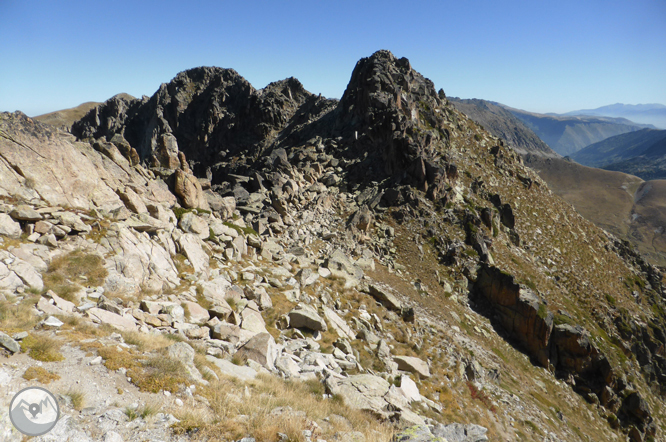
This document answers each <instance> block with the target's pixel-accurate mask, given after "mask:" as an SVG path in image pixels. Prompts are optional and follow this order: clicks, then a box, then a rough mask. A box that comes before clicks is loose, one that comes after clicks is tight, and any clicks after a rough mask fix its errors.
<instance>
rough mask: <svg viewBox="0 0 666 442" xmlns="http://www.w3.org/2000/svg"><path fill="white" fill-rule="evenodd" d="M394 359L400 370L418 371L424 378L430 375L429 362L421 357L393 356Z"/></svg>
mask: <svg viewBox="0 0 666 442" xmlns="http://www.w3.org/2000/svg"><path fill="white" fill-rule="evenodd" d="M393 360H394V361H395V362H397V363H398V370H403V371H408V372H410V373H416V374H418V375H419V376H422V377H424V378H429V377H430V369H429V368H428V364H427V363H426V362H424V361H422V360H421V359H419V358H415V357H413V356H393Z"/></svg>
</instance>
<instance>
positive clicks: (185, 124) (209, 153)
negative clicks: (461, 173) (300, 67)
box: [72, 51, 456, 198]
mask: <svg viewBox="0 0 666 442" xmlns="http://www.w3.org/2000/svg"><path fill="white" fill-rule="evenodd" d="M440 107H441V99H440V98H439V96H438V95H437V93H436V92H435V89H434V85H433V83H432V82H431V81H430V80H428V79H426V78H424V77H423V76H422V75H421V74H419V73H418V72H416V71H413V70H412V68H411V66H410V64H409V61H408V60H407V59H405V58H403V59H397V58H396V57H394V56H393V55H392V54H391V53H390V52H388V51H379V52H377V53H375V54H373V55H372V56H371V57H368V58H364V59H362V60H360V61H359V62H358V63H357V65H356V68H355V69H354V72H353V74H352V78H351V80H350V82H349V85H348V87H347V90H346V91H345V93H344V95H343V97H342V99H341V101H340V102H339V103H338V102H337V101H336V100H326V99H324V98H321V97H317V96H314V95H313V94H311V93H309V92H308V91H306V90H305V89H304V88H303V86H302V84H301V83H300V82H299V81H298V80H296V79H294V78H288V79H286V80H282V81H278V82H275V83H271V84H269V85H268V86H267V87H266V88H264V89H262V90H255V89H254V88H253V87H252V86H251V85H250V84H249V83H248V82H247V81H246V80H245V79H244V78H242V77H241V76H240V75H239V74H238V73H237V72H236V71H234V70H232V69H221V68H212V67H200V68H195V69H190V70H188V71H184V72H181V73H180V74H178V75H177V76H176V77H175V78H174V79H173V80H172V81H171V82H169V83H166V84H162V85H161V86H160V88H159V90H158V91H157V92H156V93H155V94H154V95H153V96H152V97H151V98H147V97H144V98H143V99H142V100H130V99H127V98H125V97H114V98H112V99H111V100H109V101H107V102H105V103H104V104H102V105H101V106H99V107H97V108H95V109H93V110H91V111H90V112H89V113H88V114H87V115H86V116H85V117H84V118H83V119H81V120H80V121H78V122H76V123H75V124H74V125H73V126H72V133H73V134H74V135H76V136H77V137H78V138H80V139H83V138H86V139H90V138H93V139H99V138H102V137H104V138H106V139H107V140H111V139H112V138H113V137H114V136H116V135H118V134H119V135H122V136H123V137H124V139H126V140H127V141H128V142H129V144H130V145H131V147H132V148H134V149H136V151H137V152H138V154H139V156H140V158H141V160H142V162H143V163H144V164H149V165H161V166H163V167H170V166H169V164H171V163H174V164H177V162H176V160H175V155H176V153H175V152H176V150H177V151H178V152H182V153H184V154H185V156H186V158H187V160H188V163H189V164H190V166H191V167H192V169H193V172H194V174H195V175H197V176H200V177H202V176H207V177H208V178H209V179H210V180H211V181H212V183H213V184H218V183H221V182H223V181H227V180H228V179H229V174H230V173H241V174H244V173H247V172H249V171H250V170H252V169H253V166H252V165H253V164H254V163H255V162H256V160H258V159H259V158H260V157H268V158H270V160H271V161H269V166H270V167H271V168H272V167H273V166H280V165H281V166H282V167H288V164H289V161H291V159H288V158H287V157H288V154H289V153H290V150H289V149H290V148H293V147H296V146H299V145H302V144H303V143H306V142H311V141H312V140H313V139H316V137H321V136H327V137H329V139H336V140H338V141H339V142H338V143H337V144H335V145H329V146H327V147H328V148H329V152H330V153H331V154H333V155H334V156H335V157H336V158H345V159H347V160H348V162H349V166H350V167H349V168H348V171H347V173H348V178H349V180H350V181H351V182H366V181H371V180H381V179H384V178H386V177H392V178H393V181H395V182H398V183H400V184H410V185H414V186H416V187H418V188H419V189H422V190H424V191H429V193H430V195H431V197H433V198H435V197H437V196H439V194H440V193H441V190H442V183H443V180H442V179H443V178H446V176H447V173H449V175H451V174H455V172H456V169H455V167H451V165H450V164H448V163H447V162H446V161H445V160H446V159H442V158H440V154H438V153H437V149H436V147H437V146H438V145H441V144H445V143H446V142H447V139H448V129H447V126H446V124H447V119H448V115H447V112H446V111H440V109H438V108H440ZM171 135H172V136H173V137H175V140H174V138H173V137H171ZM308 140H309V141H308ZM280 149H285V150H286V151H281V150H280ZM280 152H282V153H280ZM276 159H277V160H279V161H276ZM262 162H263V158H262Z"/></svg>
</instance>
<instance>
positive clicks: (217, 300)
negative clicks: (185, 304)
mask: <svg viewBox="0 0 666 442" xmlns="http://www.w3.org/2000/svg"><path fill="white" fill-rule="evenodd" d="M199 287H201V294H202V295H203V297H204V298H205V299H206V301H208V302H210V303H211V304H213V305H223V306H224V305H226V307H229V306H228V304H227V301H226V300H227V298H230V297H232V295H231V294H229V293H228V292H229V289H230V287H231V283H230V282H229V281H227V280H226V279H224V278H222V277H217V278H213V279H211V280H210V281H204V282H200V283H199ZM229 308H230V307H229Z"/></svg>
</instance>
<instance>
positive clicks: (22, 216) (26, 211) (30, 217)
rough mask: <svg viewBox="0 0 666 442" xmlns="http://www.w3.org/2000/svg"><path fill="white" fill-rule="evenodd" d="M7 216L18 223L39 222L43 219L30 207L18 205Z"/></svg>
mask: <svg viewBox="0 0 666 442" xmlns="http://www.w3.org/2000/svg"><path fill="white" fill-rule="evenodd" d="M9 216H11V217H12V218H14V219H15V220H18V221H29V222H35V221H40V220H41V219H42V218H43V216H42V214H41V213H39V212H37V211H36V210H35V209H33V208H32V207H30V206H28V205H25V204H20V205H18V206H16V207H15V208H14V209H13V210H12V211H11V212H10V213H9Z"/></svg>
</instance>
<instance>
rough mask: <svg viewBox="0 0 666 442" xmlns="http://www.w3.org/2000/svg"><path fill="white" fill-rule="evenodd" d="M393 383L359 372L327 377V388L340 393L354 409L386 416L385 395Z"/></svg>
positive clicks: (333, 392)
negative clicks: (342, 376)
mask: <svg viewBox="0 0 666 442" xmlns="http://www.w3.org/2000/svg"><path fill="white" fill-rule="evenodd" d="M390 387H391V384H389V383H388V381H386V380H385V379H382V378H380V377H379V376H373V375H371V374H357V375H353V376H349V377H347V378H342V379H341V378H338V377H335V376H331V377H329V378H328V379H326V388H327V389H328V391H329V392H330V393H331V394H339V395H340V396H342V398H343V399H344V401H345V404H346V405H347V406H349V407H351V408H353V409H357V410H366V411H370V412H373V413H375V414H377V415H379V416H383V417H386V416H387V413H386V407H387V405H388V402H387V401H386V399H384V396H386V394H387V393H388V391H389V388H390Z"/></svg>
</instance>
